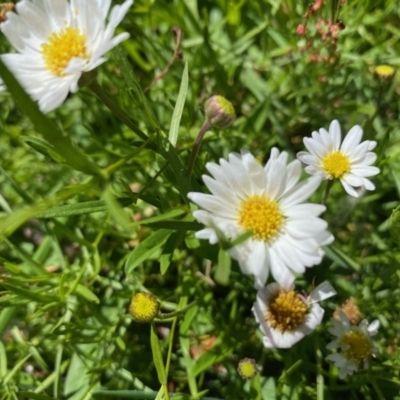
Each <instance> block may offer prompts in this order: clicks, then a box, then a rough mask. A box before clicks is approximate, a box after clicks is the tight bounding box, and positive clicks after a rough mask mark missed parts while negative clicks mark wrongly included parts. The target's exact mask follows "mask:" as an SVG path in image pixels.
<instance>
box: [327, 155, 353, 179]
mask: <svg viewBox="0 0 400 400" xmlns="http://www.w3.org/2000/svg"><path fill="white" fill-rule="evenodd" d="M322 168H323V169H324V170H325V171H326V172H327V173H328V174H330V175H331V176H332V177H333V178H341V177H342V176H343V175H344V174H347V173H348V172H350V161H349V158H348V157H347V156H346V155H344V154H343V153H341V152H340V151H335V152H334V153H330V154H329V155H328V156H326V157H325V158H324V159H323V160H322Z"/></svg>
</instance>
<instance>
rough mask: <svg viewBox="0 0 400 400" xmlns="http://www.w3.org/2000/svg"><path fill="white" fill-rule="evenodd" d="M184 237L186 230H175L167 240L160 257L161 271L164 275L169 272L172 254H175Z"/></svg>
mask: <svg viewBox="0 0 400 400" xmlns="http://www.w3.org/2000/svg"><path fill="white" fill-rule="evenodd" d="M184 237H185V232H174V233H172V234H171V236H170V237H169V238H168V240H167V241H166V243H165V246H164V249H163V251H162V254H161V257H160V271H161V274H162V275H164V274H165V273H166V272H167V270H168V267H169V265H170V264H171V261H172V256H173V255H174V250H175V249H176V248H177V247H178V246H179V245H180V243H181V242H182V240H183V238H184Z"/></svg>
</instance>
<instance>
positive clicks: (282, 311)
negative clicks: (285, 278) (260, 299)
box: [265, 290, 308, 332]
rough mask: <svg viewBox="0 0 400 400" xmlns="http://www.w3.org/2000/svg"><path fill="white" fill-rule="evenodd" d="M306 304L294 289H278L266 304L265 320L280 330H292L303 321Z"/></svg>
mask: <svg viewBox="0 0 400 400" xmlns="http://www.w3.org/2000/svg"><path fill="white" fill-rule="evenodd" d="M307 309H308V307H307V304H306V303H305V302H304V300H303V299H302V298H301V297H299V295H298V293H297V292H295V291H294V290H290V291H286V290H280V291H279V292H278V293H277V295H276V296H275V297H273V298H272V299H271V300H270V302H269V304H268V312H267V315H266V318H265V319H266V320H267V321H269V323H270V325H271V327H272V328H274V329H277V330H279V331H281V332H286V331H293V330H294V329H296V328H298V327H299V326H300V325H301V324H302V323H303V321H304V318H305V316H306V313H307Z"/></svg>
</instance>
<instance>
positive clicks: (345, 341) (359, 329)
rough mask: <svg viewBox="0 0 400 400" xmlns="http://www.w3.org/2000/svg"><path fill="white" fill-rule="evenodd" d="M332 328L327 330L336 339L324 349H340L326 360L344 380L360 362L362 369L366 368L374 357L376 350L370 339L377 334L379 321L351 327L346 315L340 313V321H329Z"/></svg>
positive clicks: (362, 322) (355, 369)
mask: <svg viewBox="0 0 400 400" xmlns="http://www.w3.org/2000/svg"><path fill="white" fill-rule="evenodd" d="M331 321H332V324H333V327H332V328H330V329H329V332H330V333H332V335H334V336H336V339H335V340H333V341H332V342H330V343H329V344H328V345H327V346H326V347H327V348H328V349H336V348H337V349H340V352H339V353H335V354H330V355H329V356H327V357H326V359H327V360H329V361H333V363H334V364H335V366H336V367H337V368H339V377H340V378H341V379H344V378H346V376H347V375H352V374H353V372H354V371H357V370H358V367H359V365H360V363H361V362H363V364H364V368H368V360H369V358H370V356H374V355H375V353H376V352H377V349H376V348H375V347H374V345H373V343H372V340H371V337H372V336H374V335H376V334H377V333H378V329H379V321H378V320H375V321H373V322H371V323H370V324H369V323H368V321H367V320H365V319H364V320H362V321H361V322H360V324H359V325H358V326H357V325H351V324H350V321H349V320H348V318H347V317H346V314H345V313H343V312H341V313H340V320H339V321H338V320H336V319H334V318H332V319H331Z"/></svg>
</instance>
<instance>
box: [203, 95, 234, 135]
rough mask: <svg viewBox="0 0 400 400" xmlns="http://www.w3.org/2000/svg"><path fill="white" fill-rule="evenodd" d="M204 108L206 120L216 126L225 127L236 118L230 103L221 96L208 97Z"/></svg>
mask: <svg viewBox="0 0 400 400" xmlns="http://www.w3.org/2000/svg"><path fill="white" fill-rule="evenodd" d="M204 109H205V113H206V118H207V121H209V122H210V124H211V126H214V127H216V128H221V129H222V128H227V127H228V126H229V125H231V124H232V123H233V121H235V119H236V113H235V109H234V108H233V105H232V103H231V102H230V101H228V100H227V99H225V97H222V96H212V97H210V98H209V99H208V100H207V101H206V103H205V106H204Z"/></svg>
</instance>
